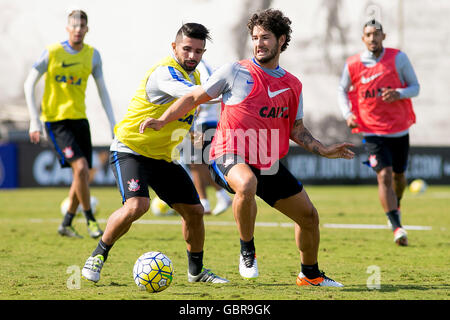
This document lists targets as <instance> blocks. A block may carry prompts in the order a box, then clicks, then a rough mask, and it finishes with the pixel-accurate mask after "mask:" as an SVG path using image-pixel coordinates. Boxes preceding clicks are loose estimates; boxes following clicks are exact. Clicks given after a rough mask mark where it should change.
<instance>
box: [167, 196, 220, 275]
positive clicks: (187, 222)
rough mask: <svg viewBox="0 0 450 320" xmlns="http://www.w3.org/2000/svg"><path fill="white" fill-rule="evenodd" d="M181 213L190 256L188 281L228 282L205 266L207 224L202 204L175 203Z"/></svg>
mask: <svg viewBox="0 0 450 320" xmlns="http://www.w3.org/2000/svg"><path fill="white" fill-rule="evenodd" d="M173 208H174V209H175V210H176V211H177V212H178V213H179V214H180V215H181V217H182V219H181V222H182V230H183V237H184V240H185V241H186V247H187V256H188V265H189V269H188V281H189V282H211V283H226V282H228V280H227V279H225V278H222V277H219V276H218V275H216V274H214V273H213V272H212V271H211V270H210V269H207V268H205V267H204V266H203V245H204V242H205V225H204V222H203V207H202V205H201V204H184V203H176V204H173Z"/></svg>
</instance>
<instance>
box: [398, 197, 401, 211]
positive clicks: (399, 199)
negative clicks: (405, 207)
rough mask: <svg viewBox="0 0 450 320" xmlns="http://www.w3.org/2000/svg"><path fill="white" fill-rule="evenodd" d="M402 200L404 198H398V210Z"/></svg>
mask: <svg viewBox="0 0 450 320" xmlns="http://www.w3.org/2000/svg"><path fill="white" fill-rule="evenodd" d="M401 200H402V197H400V198H397V208H398V209H400V201H401Z"/></svg>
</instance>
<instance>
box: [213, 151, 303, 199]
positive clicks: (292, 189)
mask: <svg viewBox="0 0 450 320" xmlns="http://www.w3.org/2000/svg"><path fill="white" fill-rule="evenodd" d="M230 156H231V157H230ZM225 157H226V159H227V160H225ZM229 159H233V161H231V160H229ZM238 163H244V160H242V158H241V157H239V156H237V155H225V156H223V157H222V158H219V159H216V160H213V161H211V164H210V165H209V170H210V172H211V176H212V178H213V180H214V181H215V182H216V183H217V184H218V185H219V186H221V187H222V188H224V189H226V190H227V191H229V192H230V193H233V194H234V193H235V191H234V190H233V189H232V188H231V187H230V186H229V184H228V183H227V181H226V180H225V176H227V175H228V172H229V171H230V169H231V168H232V167H233V166H235V165H236V164H238ZM247 165H248V166H249V167H250V169H251V170H252V171H253V173H254V174H255V176H256V179H257V181H258V185H257V187H256V195H257V196H258V197H260V198H261V199H263V200H264V201H265V202H266V203H267V204H268V205H270V206H271V207H273V206H274V205H275V202H277V201H278V200H280V199H285V198H288V197H290V196H293V195H295V194H297V193H299V192H301V191H302V190H303V185H302V183H301V182H300V181H298V180H297V179H296V178H295V177H294V176H293V175H292V173H290V172H289V170H288V169H287V168H286V167H285V166H284V165H283V164H282V163H281V162H278V165H279V167H278V170H277V172H276V173H275V174H270V175H265V174H261V170H259V169H257V168H255V167H253V166H251V165H249V164H247Z"/></svg>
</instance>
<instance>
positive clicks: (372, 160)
mask: <svg viewBox="0 0 450 320" xmlns="http://www.w3.org/2000/svg"><path fill="white" fill-rule="evenodd" d="M369 164H370V166H371V167H372V168H375V167H376V166H377V164H378V160H377V156H376V155H375V154H373V155H371V156H369Z"/></svg>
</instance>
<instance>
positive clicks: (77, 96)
mask: <svg viewBox="0 0 450 320" xmlns="http://www.w3.org/2000/svg"><path fill="white" fill-rule="evenodd" d="M87 22H88V18H87V15H86V13H85V12H84V11H82V10H74V11H72V12H71V13H70V14H69V16H68V24H67V27H66V30H67V33H68V35H69V39H68V40H67V41H64V42H58V43H55V44H52V45H49V46H47V48H46V49H45V50H44V52H43V54H42V55H41V57H40V58H39V60H38V61H37V62H36V63H35V64H34V65H33V68H32V69H31V71H30V73H29V75H28V77H27V80H26V81H25V85H24V89H25V98H26V101H27V106H28V110H29V113H30V130H29V133H30V141H31V142H32V143H39V141H40V136H41V133H42V124H41V121H40V120H42V122H44V124H45V129H46V132H47V136H48V139H49V140H50V141H51V142H52V143H53V146H54V149H55V151H56V153H57V155H58V157H59V160H60V163H61V166H62V167H63V168H64V167H67V168H72V171H73V181H72V185H71V187H70V191H69V207H68V211H67V213H66V215H65V216H64V219H63V222H62V224H61V225H60V226H59V228H58V232H59V234H61V235H62V236H68V237H77V238H81V236H80V235H79V234H78V233H77V232H76V230H75V229H74V228H73V226H72V219H73V217H74V216H75V212H76V209H77V208H78V205H79V204H80V203H81V206H82V208H83V212H84V215H85V217H86V221H87V228H88V232H89V235H90V236H91V237H92V238H97V237H99V236H101V235H102V234H103V231H102V230H101V229H100V227H99V225H98V223H97V221H96V220H95V218H94V216H93V214H92V209H91V204H90V198H91V197H90V190H89V169H90V168H92V142H91V134H90V128H89V122H88V120H87V116H86V104H85V94H86V86H87V80H88V78H89V75H91V74H92V75H93V77H94V79H95V82H96V84H97V89H98V93H99V95H100V99H101V102H102V105H103V108H104V109H105V112H106V114H107V116H108V120H109V123H110V126H111V131H112V130H113V128H114V125H115V119H114V113H113V110H112V106H111V101H110V98H109V94H108V91H107V90H106V86H105V81H104V79H103V71H102V62H101V58H100V54H99V53H98V51H97V50H96V49H94V48H93V47H92V46H90V45H88V44H86V43H84V37H85V35H86V33H87V32H88V26H87ZM44 73H45V74H46V77H45V89H44V96H43V98H42V103H41V119H39V111H38V107H37V105H36V101H35V96H34V88H35V86H36V83H37V82H38V81H39V79H40V78H41V76H42V75H43V74H44Z"/></svg>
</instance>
